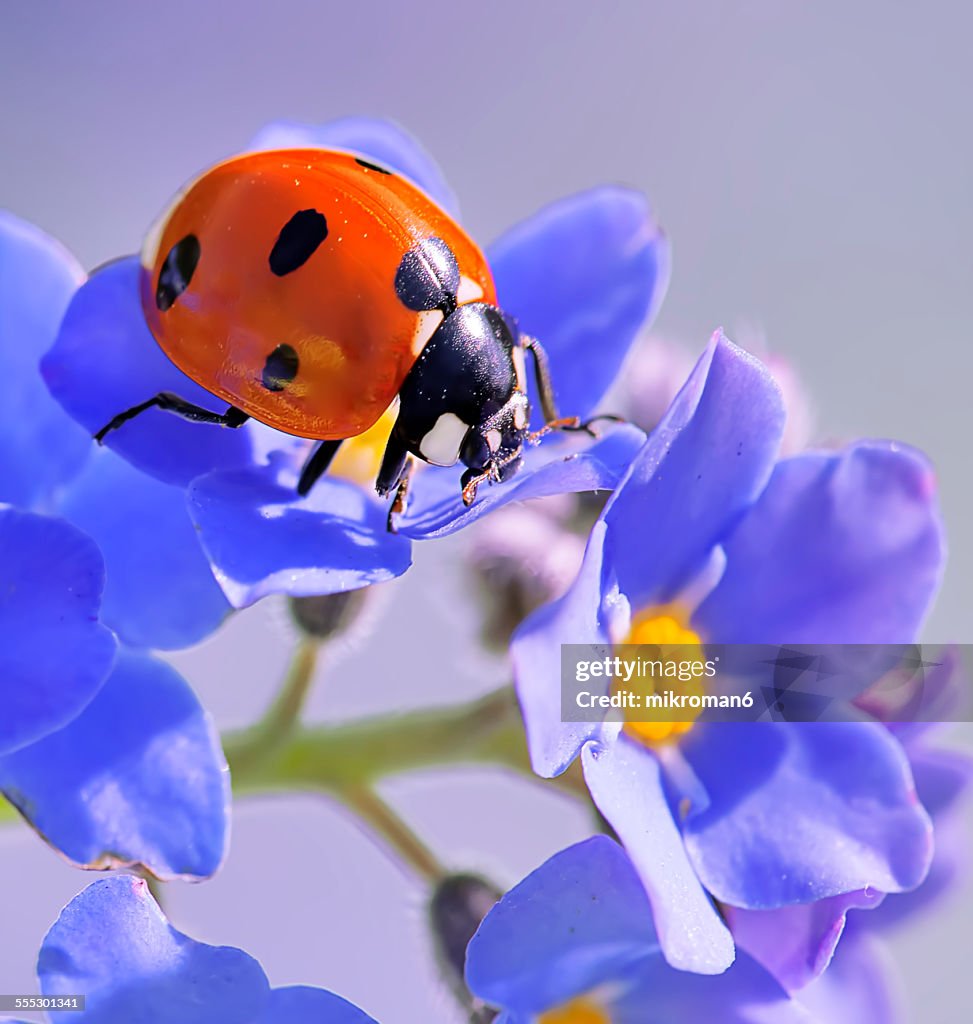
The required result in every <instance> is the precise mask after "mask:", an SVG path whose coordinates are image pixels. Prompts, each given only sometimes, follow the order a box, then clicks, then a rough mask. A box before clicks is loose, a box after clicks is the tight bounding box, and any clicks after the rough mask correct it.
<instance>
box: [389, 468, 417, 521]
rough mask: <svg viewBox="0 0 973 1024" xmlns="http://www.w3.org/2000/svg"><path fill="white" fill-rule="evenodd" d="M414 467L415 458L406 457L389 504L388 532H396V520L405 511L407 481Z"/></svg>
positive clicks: (407, 493)
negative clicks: (397, 484) (393, 495)
mask: <svg viewBox="0 0 973 1024" xmlns="http://www.w3.org/2000/svg"><path fill="white" fill-rule="evenodd" d="M415 468H416V460H415V459H414V458H411V457H410V458H407V459H406V460H405V465H404V466H403V467H402V475H401V476H400V477H399V486H398V487H397V488H396V491H395V497H394V498H393V499H392V504H391V505H390V506H389V517H388V521H387V524H386V525H387V526H388V531H389V533H397V532H398V523H397V520H398V518H399V516H401V515H402V513H403V512H405V506H406V501H407V499H408V496H409V481H410V480H411V479H412V471H413V470H414V469H415Z"/></svg>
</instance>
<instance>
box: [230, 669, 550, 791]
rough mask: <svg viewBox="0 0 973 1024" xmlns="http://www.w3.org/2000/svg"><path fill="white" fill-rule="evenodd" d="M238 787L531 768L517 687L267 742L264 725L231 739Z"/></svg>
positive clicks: (298, 786) (340, 786)
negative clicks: (473, 768) (462, 767)
mask: <svg viewBox="0 0 973 1024" xmlns="http://www.w3.org/2000/svg"><path fill="white" fill-rule="evenodd" d="M223 749H224V751H225V753H226V757H227V760H228V761H229V763H230V771H231V774H232V777H233V785H234V789H235V790H236V792H237V793H238V794H239V793H248V792H250V793H253V792H269V791H274V790H318V791H321V790H324V791H326V792H330V793H333V794H335V795H337V796H339V797H340V796H341V793H342V791H343V790H346V789H347V788H348V787H352V786H371V785H372V784H373V783H374V782H376V781H377V780H378V779H382V778H385V777H386V776H389V775H395V774H398V773H400V772H406V771H410V770H415V769H419V768H429V767H433V766H435V765H444V764H456V763H458V762H466V763H492V764H502V765H506V766H508V767H511V768H514V769H516V770H518V771H522V772H526V773H529V772H530V763H529V760H528V757H527V749H526V745H525V742H524V735H523V726H522V725H521V722H520V714H519V711H518V708H517V701H516V698H515V697H514V694H513V691H512V689H510V688H509V687H504V688H503V689H501V690H497V691H495V692H493V693H490V694H488V695H487V696H485V697H481V698H480V699H479V700H475V701H472V702H470V703H468V704H460V705H456V706H453V707H446V708H437V709H432V710H422V711H413V712H408V713H406V714H399V715H382V716H378V717H376V718H369V719H365V720H364V721H358V722H351V723H349V724H347V725H336V726H321V725H318V726H298V727H296V728H294V729H293V730H292V731H291V732H290V734H289V735H288V736H287V737H286V738H285V739H283V740H282V741H280V742H278V743H276V744H275V745H273V746H271V747H268V746H266V745H265V739H264V733H263V731H262V725H259V724H258V725H257V726H256V727H254V728H253V729H246V730H244V731H242V732H235V733H230V734H229V735H227V736H225V737H224V739H223Z"/></svg>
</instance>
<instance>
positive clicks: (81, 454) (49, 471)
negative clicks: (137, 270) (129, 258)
mask: <svg viewBox="0 0 973 1024" xmlns="http://www.w3.org/2000/svg"><path fill="white" fill-rule="evenodd" d="M83 280H84V273H83V271H82V270H81V267H80V266H78V264H77V263H76V262H75V260H74V258H73V257H72V256H71V255H70V253H68V252H67V251H66V250H65V249H63V248H61V246H60V245H58V243H57V242H55V241H54V239H52V238H50V237H49V236H48V235H45V234H44V233H43V232H42V231H40V230H39V229H38V228H35V227H34V226H33V225H32V224H28V223H27V222H26V221H22V220H19V219H18V218H16V217H14V216H12V215H11V214H9V213H6V212H5V211H3V210H0V502H9V503H11V504H13V505H34V504H36V503H38V502H41V501H43V500H44V499H46V498H47V497H48V495H50V493H51V492H52V491H53V490H54V489H55V488H56V487H57V486H58V485H59V484H61V483H63V482H64V481H66V480H68V479H70V477H72V476H73V475H74V474H75V473H76V472H77V471H78V469H80V468H81V465H82V463H83V462H84V459H85V457H86V455H87V454H88V451H89V449H90V447H91V440H90V438H89V437H88V436H87V435H86V434H85V432H84V431H83V430H82V429H81V428H80V427H79V426H78V425H77V423H75V422H74V421H73V420H72V419H71V418H70V417H69V416H68V415H67V414H66V413H65V412H64V410H63V409H62V408H61V407H60V406H59V405H58V404H57V402H55V401H53V400H52V399H51V396H50V393H49V392H48V390H47V388H46V386H45V385H44V381H43V380H42V378H41V375H40V372H39V369H38V365H39V363H40V358H41V356H42V355H43V354H44V353H45V352H46V351H47V350H48V349H49V348H50V347H51V345H52V343H53V342H54V338H55V335H56V334H57V328H58V325H59V324H60V322H61V317H62V316H64V311H65V310H66V309H67V307H68V302H69V301H70V299H71V296H72V295H73V294H74V292H75V291H76V289H77V288H78V287H79V285H80V284H81V282H82V281H83Z"/></svg>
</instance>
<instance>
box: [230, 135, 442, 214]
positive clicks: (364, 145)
mask: <svg viewBox="0 0 973 1024" xmlns="http://www.w3.org/2000/svg"><path fill="white" fill-rule="evenodd" d="M305 147H316V148H317V147H319V148H321V149H346V150H351V151H352V152H353V153H360V154H361V155H362V156H365V157H372V158H373V159H374V160H376V161H377V162H378V163H380V164H384V165H385V166H386V167H389V168H391V169H392V170H396V171H399V172H400V173H402V174H404V175H405V176H406V177H407V178H410V179H411V180H412V181H414V182H415V183H416V184H417V185H418V186H419V187H420V188H421V189H422V190H423V191H424V192H425V193H426V194H427V195H429V196H430V197H431V198H433V199H435V200H436V202H437V203H439V205H440V206H441V207H442V208H443V209H444V210H445V211H446V212H447V213H449V214H452V216H453V217H457V216H458V215H459V205H458V203H457V202H456V196H455V194H454V193H453V190H452V189H451V188H450V187H449V185H448V184H447V183H446V179H445V177H443V172H442V171H441V170H440V169H439V166H438V164H437V163H436V161H435V160H433V158H432V157H431V156H430V155H429V154H428V153H427V152H426V151H425V150H424V149H423V148H422V146H420V145H419V143H418V142H417V141H416V140H415V139H414V138H413V137H412V136H411V135H410V134H409V133H408V132H407V131H405V129H403V128H400V127H399V126H398V125H397V124H395V123H394V122H392V121H382V120H380V119H378V118H374V117H343V118H341V119H340V120H337V121H329V122H327V123H326V124H305V123H303V122H301V121H272V122H271V123H270V124H268V125H265V126H264V127H263V128H261V129H260V131H259V132H257V134H256V135H255V136H254V137H253V138H252V139H251V140H250V143H249V145H248V146H247V149H248V150H260V149H298V148H305Z"/></svg>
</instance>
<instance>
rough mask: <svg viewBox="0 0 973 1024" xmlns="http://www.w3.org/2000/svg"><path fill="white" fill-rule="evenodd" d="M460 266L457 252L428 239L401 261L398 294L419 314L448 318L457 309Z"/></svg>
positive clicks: (396, 290)
mask: <svg viewBox="0 0 973 1024" xmlns="http://www.w3.org/2000/svg"><path fill="white" fill-rule="evenodd" d="M457 288H459V265H458V264H457V262H456V257H455V256H454V255H453V250H452V249H450V247H449V246H448V245H447V244H446V243H445V242H444V241H443V240H442V239H441V238H424V239H423V240H422V241H421V242H417V243H416V244H415V245H414V246H413V247H412V248H411V249H410V250H409V251H408V252H407V253H406V254H405V255H404V256H403V257H402V259H401V261H400V262H399V268H398V270H396V272H395V294H396V295H398V297H399V299H400V301H401V302H402V303H403V305H405V306H407V307H408V308H409V309H414V310H415V311H416V312H422V311H424V310H428V309H441V310H442V311H443V313H444V314H445V315H446V316H449V314H450V313H452V312H453V310H454V309H456V290H457Z"/></svg>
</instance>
